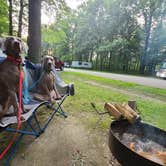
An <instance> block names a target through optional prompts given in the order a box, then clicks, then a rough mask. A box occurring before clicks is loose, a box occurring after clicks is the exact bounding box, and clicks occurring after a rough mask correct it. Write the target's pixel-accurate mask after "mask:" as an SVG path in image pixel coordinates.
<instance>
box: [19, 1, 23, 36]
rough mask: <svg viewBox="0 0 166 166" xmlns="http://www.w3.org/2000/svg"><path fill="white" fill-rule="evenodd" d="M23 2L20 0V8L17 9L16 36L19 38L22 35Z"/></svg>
mask: <svg viewBox="0 0 166 166" xmlns="http://www.w3.org/2000/svg"><path fill="white" fill-rule="evenodd" d="M23 11H24V4H23V0H20V10H19V23H18V32H17V36H18V37H20V38H21V35H22V18H23Z"/></svg>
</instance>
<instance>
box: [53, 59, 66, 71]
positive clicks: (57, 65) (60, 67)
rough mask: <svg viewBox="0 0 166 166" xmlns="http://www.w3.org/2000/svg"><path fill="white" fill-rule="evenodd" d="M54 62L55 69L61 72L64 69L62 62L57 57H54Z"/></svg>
mask: <svg viewBox="0 0 166 166" xmlns="http://www.w3.org/2000/svg"><path fill="white" fill-rule="evenodd" d="M54 61H55V68H56V69H59V70H61V71H62V70H63V68H64V62H63V61H61V60H60V59H59V58H57V57H54Z"/></svg>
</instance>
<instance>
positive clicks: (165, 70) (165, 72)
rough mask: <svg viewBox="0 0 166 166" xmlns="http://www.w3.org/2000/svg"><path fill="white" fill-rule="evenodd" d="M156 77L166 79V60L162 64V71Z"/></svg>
mask: <svg viewBox="0 0 166 166" xmlns="http://www.w3.org/2000/svg"><path fill="white" fill-rule="evenodd" d="M156 76H157V77H159V78H163V79H166V59H165V60H164V61H163V62H162V64H161V67H160V69H159V70H158V71H157V73H156Z"/></svg>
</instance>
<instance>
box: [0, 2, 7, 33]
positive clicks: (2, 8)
mask: <svg viewBox="0 0 166 166" xmlns="http://www.w3.org/2000/svg"><path fill="white" fill-rule="evenodd" d="M0 4H1V5H0V16H1V17H0V25H1V26H0V35H1V34H6V33H9V31H8V29H9V24H8V23H9V22H8V19H9V18H8V16H7V15H8V6H7V2H6V1H4V0H0Z"/></svg>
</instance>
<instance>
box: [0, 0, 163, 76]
mask: <svg viewBox="0 0 166 166" xmlns="http://www.w3.org/2000/svg"><path fill="white" fill-rule="evenodd" d="M32 4H33V5H32ZM41 8H42V10H43V11H44V12H45V13H46V14H47V15H48V17H50V16H51V15H52V16H53V20H51V23H49V24H47V25H42V26H41V30H40V21H41V11H40V9H41ZM28 11H29V17H28ZM0 12H1V18H0V21H1V30H0V35H2V34H9V35H17V36H19V37H23V38H25V40H27V39H26V37H25V33H27V30H28V27H29V31H28V32H29V37H28V41H29V42H28V43H29V56H30V57H31V59H32V61H35V62H36V61H39V58H37V57H39V56H41V55H39V54H40V52H41V54H48V53H49V54H51V55H58V56H59V57H60V58H61V59H62V60H64V61H67V62H69V63H70V64H71V62H72V61H73V60H77V61H88V62H92V64H93V69H94V70H101V71H116V72H126V73H127V72H129V73H130V72H132V73H134V72H135V73H149V74H154V72H155V69H156V67H157V66H158V65H159V64H160V63H161V62H162V60H164V59H165V58H166V55H165V54H166V47H165V45H166V22H165V17H166V2H165V0H158V1H155V0H134V1H133V0H123V1H121V0H116V1H114V0H93V1H91V0H89V1H86V2H84V3H82V5H81V6H80V7H79V8H78V9H77V10H73V9H71V8H69V7H68V6H67V4H66V2H65V1H63V0H58V1H54V0H49V1H48V0H42V1H40V0H36V1H31V0H30V1H29V2H28V1H27V0H8V1H4V0H1V10H0ZM28 18H29V19H28ZM28 20H29V21H28ZM28 25H29V26H28ZM35 29H36V30H35ZM35 34H36V36H37V37H35V39H34V35H35ZM40 39H41V43H40ZM34 41H35V42H34ZM40 44H41V45H42V47H41V48H40Z"/></svg>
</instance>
